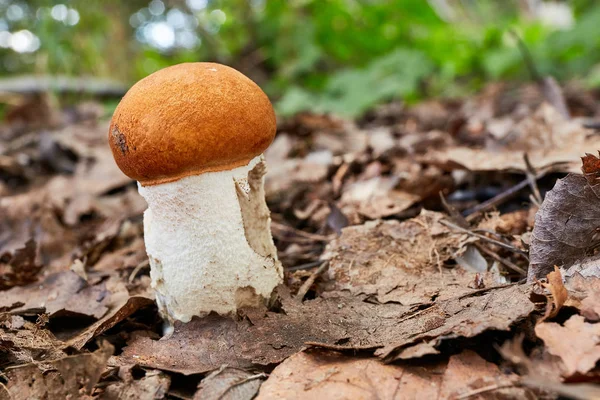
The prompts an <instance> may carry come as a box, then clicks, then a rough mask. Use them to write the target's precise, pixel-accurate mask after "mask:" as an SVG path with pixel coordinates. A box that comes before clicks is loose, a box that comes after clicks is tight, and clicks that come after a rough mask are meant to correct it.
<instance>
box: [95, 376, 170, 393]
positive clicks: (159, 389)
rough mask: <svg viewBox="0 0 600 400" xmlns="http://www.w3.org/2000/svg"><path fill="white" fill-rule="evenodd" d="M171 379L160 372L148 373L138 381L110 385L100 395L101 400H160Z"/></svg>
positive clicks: (131, 379) (130, 380) (131, 380)
mask: <svg viewBox="0 0 600 400" xmlns="http://www.w3.org/2000/svg"><path fill="white" fill-rule="evenodd" d="M170 384H171V378H170V377H169V376H168V375H167V374H164V373H162V372H160V371H148V372H146V375H145V376H144V377H143V378H142V379H139V380H133V378H130V379H129V380H128V381H126V382H117V383H111V384H110V385H109V386H107V387H106V389H105V390H104V392H103V393H102V394H101V395H100V397H99V398H100V399H101V400H155V399H156V400H160V399H164V398H165V396H166V395H167V391H168V390H169V386H170Z"/></svg>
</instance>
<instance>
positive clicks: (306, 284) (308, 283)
mask: <svg viewBox="0 0 600 400" xmlns="http://www.w3.org/2000/svg"><path fill="white" fill-rule="evenodd" d="M327 268H329V261H324V262H323V263H322V264H321V266H320V267H319V268H318V269H317V270H315V271H314V272H313V273H312V274H311V275H310V276H309V277H308V279H307V280H306V282H304V283H303V284H302V286H300V289H299V290H298V294H296V300H298V301H302V300H304V296H306V293H308V290H309V289H310V287H311V286H312V285H313V283H315V280H316V279H317V277H318V276H319V275H321V274H322V273H323V272H324V271H325V270H326V269H327Z"/></svg>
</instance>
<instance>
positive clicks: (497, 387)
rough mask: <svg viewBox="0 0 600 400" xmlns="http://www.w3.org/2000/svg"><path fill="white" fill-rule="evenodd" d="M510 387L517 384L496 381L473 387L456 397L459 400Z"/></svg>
mask: <svg viewBox="0 0 600 400" xmlns="http://www.w3.org/2000/svg"><path fill="white" fill-rule="evenodd" d="M510 387H515V385H514V384H512V383H507V384H504V385H498V384H497V383H495V384H493V385H488V386H484V387H482V388H479V389H473V390H471V391H469V392H467V393H465V394H462V395H460V396H458V397H456V399H457V400H462V399H468V398H469V397H473V396H477V395H478V394H481V393H487V392H493V391H494V390H500V389H506V388H510Z"/></svg>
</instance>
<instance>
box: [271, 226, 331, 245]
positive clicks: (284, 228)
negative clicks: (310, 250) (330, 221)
mask: <svg viewBox="0 0 600 400" xmlns="http://www.w3.org/2000/svg"><path fill="white" fill-rule="evenodd" d="M271 227H272V228H273V229H274V230H277V229H279V230H281V231H287V232H290V233H293V234H295V235H297V236H300V237H303V238H306V239H311V240H314V241H319V242H329V241H330V240H331V239H332V238H334V237H335V235H330V236H324V235H318V234H315V233H309V232H304V231H301V230H298V229H295V228H292V227H291V226H288V225H285V224H280V223H278V222H275V221H271Z"/></svg>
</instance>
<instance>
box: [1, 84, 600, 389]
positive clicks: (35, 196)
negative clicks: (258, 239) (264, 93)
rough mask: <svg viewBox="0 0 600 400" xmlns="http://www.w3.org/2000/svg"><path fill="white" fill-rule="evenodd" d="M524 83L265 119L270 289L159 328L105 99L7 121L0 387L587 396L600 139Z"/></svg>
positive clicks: (592, 377)
mask: <svg viewBox="0 0 600 400" xmlns="http://www.w3.org/2000/svg"><path fill="white" fill-rule="evenodd" d="M528 90H529V91H528ZM536 90H537V89H536ZM536 90H533V91H531V90H530V89H528V88H527V87H524V88H523V89H522V90H520V91H514V90H512V88H509V87H506V86H504V85H502V84H494V85H490V86H489V87H488V88H487V89H485V90H484V91H483V92H482V93H481V94H480V95H478V96H475V97H473V98H470V99H465V100H448V101H446V100H432V101H427V102H424V103H422V104H419V105H415V106H410V107H409V106H404V105H400V104H396V103H390V104H388V105H384V106H381V107H378V108H375V109H373V110H371V111H369V112H368V113H366V114H365V115H364V116H363V117H362V118H360V119H357V120H354V121H348V120H342V119H339V118H336V117H333V116H329V115H317V114H311V113H304V114H300V115H297V116H295V117H292V118H289V119H287V120H283V121H281V122H280V125H279V127H278V131H279V132H278V136H277V138H276V140H275V142H274V143H273V145H272V146H271V148H270V149H269V150H268V151H267V154H266V157H267V160H268V165H269V173H268V174H267V176H266V196H267V201H268V203H269V207H270V209H271V212H272V219H273V225H272V228H273V236H274V239H275V243H276V245H277V248H278V251H279V256H280V259H281V260H282V263H283V265H284V267H285V269H286V273H285V285H282V286H281V287H279V288H278V289H277V302H276V306H275V307H274V308H272V309H269V310H268V309H254V310H250V309H248V310H242V311H241V312H240V313H239V315H238V316H237V318H225V317H221V316H218V315H209V316H207V317H205V318H194V319H193V320H192V321H191V322H190V323H188V324H181V323H178V324H177V325H176V327H175V330H174V332H173V333H172V334H170V335H167V336H163V334H162V331H163V330H162V321H161V319H160V317H159V316H158V313H157V309H156V307H155V306H154V305H153V294H152V290H151V287H150V278H149V275H148V274H149V267H148V263H147V258H146V254H145V249H144V242H143V228H142V213H143V211H144V209H145V206H146V205H145V202H144V201H143V199H141V197H140V196H138V194H137V191H136V188H135V183H134V182H131V181H130V180H129V179H128V178H127V177H125V176H124V175H123V174H121V172H120V171H119V170H118V168H116V166H115V165H114V162H113V160H112V156H111V154H110V150H109V149H108V146H107V143H106V135H105V133H106V130H107V121H106V119H103V118H99V117H98V116H95V117H94V118H91V119H90V118H86V119H85V120H77V119H75V120H73V121H74V122H71V123H67V124H58V125H52V126H47V127H42V128H40V125H39V121H36V122H35V123H32V124H31V125H27V124H25V125H22V127H21V128H19V130H18V131H16V130H13V129H11V125H10V123H9V122H7V123H6V126H5V128H6V129H4V130H0V143H1V144H2V145H1V146H0V156H1V161H2V162H0V177H2V180H1V181H0V194H1V196H2V197H1V199H0V216H1V218H0V360H1V362H0V369H1V370H2V374H1V375H0V398H14V399H19V398H35V397H44V396H47V397H48V396H50V397H51V396H54V397H56V398H65V397H69V396H70V397H71V398H98V399H117V398H125V399H127V398H131V399H134V398H136V399H137V398H140V399H146V398H147V399H154V398H159V399H160V398H180V399H194V398H203V399H204V398H207V399H211V398H215V399H216V398H231V399H238V398H239V399H244V398H248V399H250V398H258V399H270V398H290V399H295V398H298V399H311V398H321V397H323V398H398V399H404V398H427V397H432V398H440V399H466V398H481V399H483V398H503V399H507V398H515V399H516V398H519V399H520V398H557V396H558V395H561V396H566V397H569V396H570V397H573V398H594V396H595V393H597V391H595V390H596V387H595V386H594V385H597V383H598V381H599V380H598V377H599V376H600V374H599V373H598V372H600V371H599V370H598V367H597V364H598V359H599V358H600V356H599V354H598V346H599V345H600V344H599V343H598V341H597V338H598V337H599V335H600V334H599V333H598V332H597V331H598V324H599V323H600V322H599V321H600V317H599V316H600V297H599V293H600V272H599V271H600V270H599V268H598V266H599V265H600V264H599V262H598V257H600V255H598V254H597V252H596V248H597V246H596V244H597V229H598V228H599V227H600V223H599V222H598V220H597V214H598V213H597V212H596V210H598V208H599V204H600V202H599V200H598V196H597V195H596V190H597V188H596V186H597V180H598V179H599V178H598V176H600V172H598V171H599V168H598V167H599V166H600V162H599V161H598V159H597V158H595V157H594V156H590V155H587V156H585V157H584V159H583V172H584V174H583V175H579V174H577V172H579V169H580V168H581V161H580V159H579V157H582V156H584V155H585V154H586V153H593V152H595V151H597V150H599V149H600V141H599V140H598V137H597V135H595V134H594V133H593V131H591V130H589V129H586V128H584V127H583V126H582V125H581V122H580V120H579V119H577V118H569V115H568V114H569V113H567V114H565V113H564V111H565V110H564V109H561V110H562V112H561V111H560V110H556V109H555V108H554V106H553V105H550V104H548V103H545V100H544V99H545V97H544V95H543V93H541V92H540V91H539V90H537V91H536ZM556 90H558V92H556ZM553 93H554V95H556V93H558V95H559V98H560V94H561V93H560V90H559V88H558V87H555V88H554V91H553ZM554 95H553V96H554ZM563 95H564V96H565V98H564V100H565V101H564V104H566V105H567V107H569V106H570V104H572V103H575V104H577V100H576V99H573V96H575V97H576V96H577V95H580V94H578V93H577V92H576V91H572V90H571V91H570V90H566V91H565V92H564V93H563ZM589 96H593V94H591V95H588V97H589ZM554 97H556V96H554ZM554 103H555V102H554V101H553V104H554ZM556 104H558V103H556ZM564 104H563V105H564ZM586 110H587V109H586ZM590 110H591V109H590ZM590 110H587V111H586V112H592V111H590ZM567 111H568V109H567ZM56 112H57V113H60V110H56ZM586 116H588V117H593V115H586ZM77 121H79V122H77ZM25 159H26V160H27V162H26V163H23V160H25ZM567 172H570V173H572V175H568V176H566V177H565V176H564V174H565V173H567ZM558 178H562V179H561V180H558V183H556V182H557V179H558ZM555 183H556V185H555ZM544 195H545V196H544ZM541 200H543V201H541ZM540 202H541V204H540ZM538 208H539V209H538ZM533 215H536V217H535V219H534V218H533ZM527 270H528V271H529V273H528V274H526V271H527ZM526 277H528V278H529V281H528V282H525V279H524V278H526ZM523 338H524V339H523ZM427 394H431V396H427Z"/></svg>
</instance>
